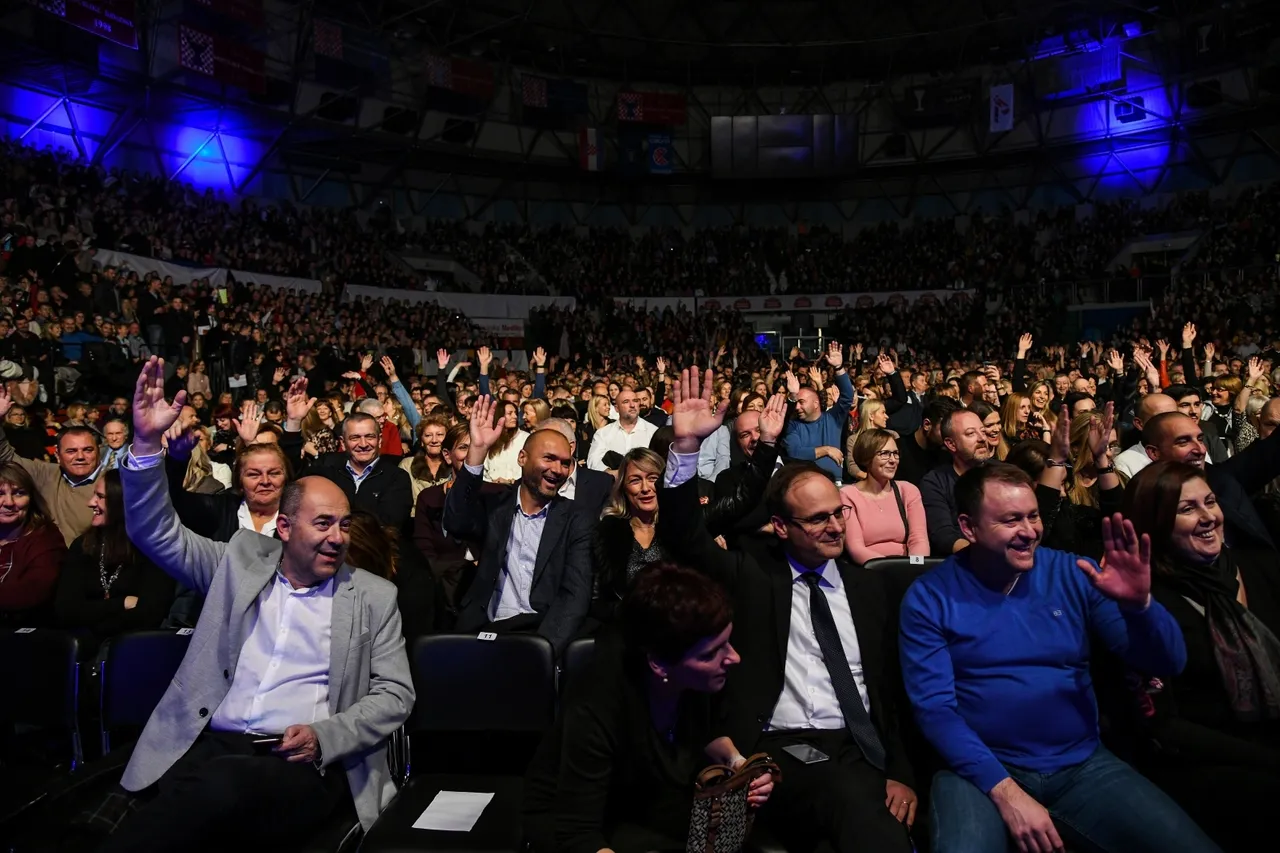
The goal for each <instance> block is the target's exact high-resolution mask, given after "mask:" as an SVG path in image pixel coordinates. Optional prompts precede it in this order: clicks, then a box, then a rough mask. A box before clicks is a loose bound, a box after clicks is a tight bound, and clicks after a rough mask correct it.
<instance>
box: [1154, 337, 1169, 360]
mask: <svg viewBox="0 0 1280 853" xmlns="http://www.w3.org/2000/svg"><path fill="white" fill-rule="evenodd" d="M1156 349H1158V350H1160V360H1161V361H1168V360H1169V342H1168V341H1166V340H1165V339H1164V338H1157V339H1156Z"/></svg>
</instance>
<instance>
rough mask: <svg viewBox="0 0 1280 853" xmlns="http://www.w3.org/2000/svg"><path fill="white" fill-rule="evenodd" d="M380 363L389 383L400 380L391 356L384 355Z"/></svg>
mask: <svg viewBox="0 0 1280 853" xmlns="http://www.w3.org/2000/svg"><path fill="white" fill-rule="evenodd" d="M378 364H380V365H382V372H383V373H385V374H387V382H388V383H389V384H392V385H394V384H395V383H396V382H399V381H400V378H399V377H398V376H396V366H395V364H393V363H392V361H391V357H390V356H386V355H384V356H383V357H382V360H381V361H379V362H378Z"/></svg>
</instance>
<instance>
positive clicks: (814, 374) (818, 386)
mask: <svg viewBox="0 0 1280 853" xmlns="http://www.w3.org/2000/svg"><path fill="white" fill-rule="evenodd" d="M809 384H810V385H812V386H813V389H814V390H815V391H820V390H822V368H821V367H818V365H816V364H814V365H810V366H809Z"/></svg>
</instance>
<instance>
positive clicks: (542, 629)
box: [443, 396, 594, 656]
mask: <svg viewBox="0 0 1280 853" xmlns="http://www.w3.org/2000/svg"><path fill="white" fill-rule="evenodd" d="M494 405H495V404H494V401H493V400H492V399H491V398H490V397H488V396H484V397H481V398H479V399H478V400H477V401H476V404H475V406H474V408H472V410H471V420H470V428H471V448H470V450H468V451H467V461H466V464H465V465H463V467H462V469H461V470H460V471H458V473H457V480H456V482H455V483H454V486H453V488H452V489H450V490H449V495H448V497H447V498H446V499H445V504H444V518H443V527H444V530H445V531H446V533H447V534H448V535H449V536H454V537H457V538H459V539H465V540H467V541H470V542H479V543H481V550H480V562H479V566H478V567H477V569H476V576H475V580H474V581H472V583H471V586H470V588H468V590H467V591H466V593H465V594H464V595H463V596H462V600H461V602H460V603H459V605H458V610H459V613H458V624H457V630H458V631H462V632H471V631H479V630H492V631H506V632H519V631H526V632H536V633H538V634H541V635H542V636H544V637H546V638H547V639H548V640H550V641H551V644H552V645H553V646H555V650H556V655H557V656H558V655H560V654H561V653H562V652H563V651H564V649H565V647H566V646H568V644H569V641H570V640H572V639H573V638H574V636H575V635H576V634H577V633H578V631H579V629H580V628H581V627H582V622H583V620H584V619H585V618H586V615H587V608H588V607H589V605H590V604H591V577H592V575H591V545H590V543H591V529H592V525H593V523H594V519H593V518H592V517H591V516H590V515H589V514H588V513H586V512H583V511H581V507H579V505H578V504H577V502H576V501H571V500H567V499H566V498H563V497H561V496H560V488H561V487H562V486H563V485H564V483H565V481H566V480H567V479H568V477H569V470H570V468H571V466H572V465H573V450H572V448H571V447H570V446H569V442H568V440H567V439H565V437H564V436H563V435H561V434H560V433H559V432H558V431H557V430H554V429H546V430H539V431H537V432H535V433H533V434H532V435H530V436H529V438H528V440H527V441H525V444H524V447H523V448H522V449H521V450H520V454H519V456H518V457H517V460H518V462H519V464H520V472H521V473H520V482H519V483H518V484H516V485H514V486H511V487H508V488H505V489H503V490H502V491H500V492H498V493H495V494H493V495H492V497H491V499H486V497H485V496H483V495H482V494H481V483H482V480H483V476H484V460H485V457H486V456H487V455H488V452H489V447H490V446H491V445H492V444H493V443H494V442H495V441H497V439H498V437H499V436H500V435H501V434H502V430H503V422H502V421H499V422H498V423H497V424H496V425H495V424H494V422H493V411H494Z"/></svg>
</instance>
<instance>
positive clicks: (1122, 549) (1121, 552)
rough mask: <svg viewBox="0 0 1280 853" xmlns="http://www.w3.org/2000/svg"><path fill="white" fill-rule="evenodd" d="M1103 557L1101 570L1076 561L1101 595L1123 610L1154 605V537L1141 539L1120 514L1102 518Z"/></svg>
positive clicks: (1144, 536) (1129, 522)
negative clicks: (1152, 541)
mask: <svg viewBox="0 0 1280 853" xmlns="http://www.w3.org/2000/svg"><path fill="white" fill-rule="evenodd" d="M1102 545H1103V556H1102V562H1101V563H1100V564H1099V565H1100V568H1098V569H1095V568H1094V566H1093V561H1092V560H1084V559H1081V560H1076V565H1077V566H1079V567H1080V570H1081V571H1083V572H1084V573H1085V574H1086V575H1088V576H1089V580H1090V581H1091V582H1092V583H1093V586H1094V588H1095V589H1097V590H1098V592H1100V593H1102V594H1103V595H1105V596H1106V597H1107V598H1110V599H1111V600H1113V601H1115V602H1116V603H1117V604H1119V605H1120V606H1121V607H1126V608H1129V609H1131V610H1142V609H1144V608H1145V607H1146V606H1147V605H1148V604H1149V603H1150V601H1151V537H1150V536H1148V535H1147V534H1145V533H1144V534H1142V536H1138V534H1137V532H1136V531H1135V530H1134V529H1133V522H1131V521H1129V520H1128V519H1126V518H1125V517H1124V516H1122V515H1120V513H1118V512H1117V513H1116V514H1115V515H1113V516H1111V517H1110V518H1107V517H1106V516H1103V517H1102Z"/></svg>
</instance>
